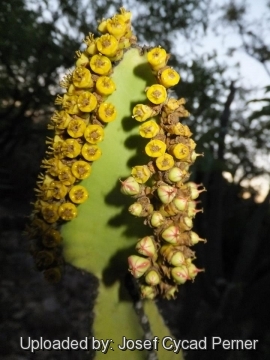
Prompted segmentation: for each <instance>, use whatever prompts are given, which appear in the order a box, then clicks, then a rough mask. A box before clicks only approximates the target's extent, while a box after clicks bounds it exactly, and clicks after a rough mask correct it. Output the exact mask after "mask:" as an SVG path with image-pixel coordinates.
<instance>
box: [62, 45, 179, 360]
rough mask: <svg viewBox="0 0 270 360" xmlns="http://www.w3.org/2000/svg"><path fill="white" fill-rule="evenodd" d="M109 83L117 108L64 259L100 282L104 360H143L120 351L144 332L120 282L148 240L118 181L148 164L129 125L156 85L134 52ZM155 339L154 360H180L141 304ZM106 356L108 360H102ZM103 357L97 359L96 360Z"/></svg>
mask: <svg viewBox="0 0 270 360" xmlns="http://www.w3.org/2000/svg"><path fill="white" fill-rule="evenodd" d="M112 79H113V80H114V82H115V84H116V87H117V89H116V91H115V92H114V93H113V94H112V95H111V96H110V97H109V98H108V100H107V101H108V102H111V103H113V104H114V105H115V106H116V108H117V113H118V116H117V119H116V120H115V121H114V122H112V123H109V124H108V126H106V129H105V139H104V141H103V142H102V143H101V144H100V147H101V150H102V156H101V158H100V159H99V160H98V161H96V162H94V163H93V169H92V173H91V175H90V177H89V178H87V179H86V180H83V181H82V182H81V184H82V185H84V186H85V187H86V188H87V190H88V192H89V199H88V201H86V202H85V203H83V204H81V205H80V206H79V208H78V217H77V218H76V219H74V220H72V221H70V222H68V223H67V224H65V225H63V226H62V228H61V232H62V235H63V238H64V256H65V259H66V261H67V262H68V263H71V264H72V265H74V266H76V267H78V268H80V269H82V270H84V271H89V272H91V273H93V274H95V276H97V277H98V279H99V280H100V285H99V290H98V297H97V300H96V305H95V309H94V311H95V321H94V329H93V331H94V336H95V337H96V338H97V339H112V340H113V341H114V343H111V347H112V348H113V349H114V351H113V350H111V349H110V350H109V351H108V353H107V356H108V359H110V360H114V359H115V360H119V359H121V358H122V357H127V358H128V359H129V360H141V359H147V357H148V351H143V352H142V351H139V350H135V351H127V352H123V351H121V350H120V349H118V346H117V344H122V338H123V336H125V337H126V338H127V339H133V340H136V339H142V338H143V330H142V328H141V325H140V324H139V319H138V317H137V315H136V313H135V311H134V306H133V302H132V299H131V297H130V295H129V293H128V292H127V290H126V288H125V285H124V279H125V275H126V273H127V268H128V264H127V257H128V256H129V255H131V254H132V253H134V245H135V243H136V241H138V238H139V237H142V236H145V235H148V234H149V233H150V229H148V228H147V227H146V226H144V225H143V220H142V219H141V218H138V219H137V218H134V216H132V215H130V214H129V213H128V210H127V209H128V206H129V205H130V197H127V196H125V195H122V194H121V193H120V181H119V179H125V178H127V177H128V176H129V175H130V171H131V167H132V166H134V165H143V164H146V163H147V162H148V161H149V158H147V157H146V155H145V154H144V146H145V144H146V141H144V140H146V139H142V138H141V137H140V136H139V132H138V126H139V123H138V122H137V121H136V120H135V119H132V117H131V114H132V108H133V107H134V105H135V104H137V103H146V96H145V88H146V87H147V86H149V85H152V84H153V83H156V80H155V78H154V76H153V75H152V73H151V70H150V66H149V65H148V64H147V61H146V57H145V56H144V55H143V56H141V55H140V54H139V50H138V49H131V50H129V51H128V52H127V53H126V54H125V56H124V59H123V60H122V61H121V63H120V64H119V65H118V66H116V67H115V69H114V73H113V75H112ZM144 311H145V313H146V315H147V316H148V319H149V322H150V326H151V331H152V334H153V336H157V337H158V338H159V347H158V358H159V359H162V360H169V359H176V358H178V359H179V360H180V359H182V355H181V354H178V355H176V354H175V353H173V352H172V351H168V350H165V349H163V348H162V346H161V342H162V338H163V337H165V336H170V332H169V330H168V328H167V327H166V326H165V324H164V322H163V319H162V317H161V316H160V314H159V312H158V310H157V307H156V305H155V303H154V302H153V301H149V300H147V301H144ZM105 356H106V355H105ZM103 357H104V354H102V353H101V352H97V353H96V359H97V360H98V359H100V358H102V359H103Z"/></svg>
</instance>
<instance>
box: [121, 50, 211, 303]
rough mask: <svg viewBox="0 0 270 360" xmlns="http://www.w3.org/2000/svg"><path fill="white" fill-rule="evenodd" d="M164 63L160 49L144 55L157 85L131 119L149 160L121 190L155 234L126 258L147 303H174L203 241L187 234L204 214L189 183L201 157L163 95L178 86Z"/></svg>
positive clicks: (176, 108) (172, 102)
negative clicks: (162, 300)
mask: <svg viewBox="0 0 270 360" xmlns="http://www.w3.org/2000/svg"><path fill="white" fill-rule="evenodd" d="M168 59H169V55H168V54H167V53H166V51H165V50H164V49H162V48H161V47H156V48H153V49H151V50H150V51H148V53H147V60H148V63H149V65H150V67H151V69H152V71H153V72H154V74H155V75H156V79H157V82H158V83H157V84H154V85H152V86H150V87H148V88H147V89H146V97H147V99H148V101H149V102H148V103H147V104H137V105H135V107H134V108H133V116H132V117H133V118H134V119H135V120H137V121H139V122H141V123H142V124H141V125H140V126H139V134H140V135H141V137H142V138H146V139H148V140H149V141H148V143H147V144H146V145H145V153H146V154H147V155H148V156H149V157H150V159H151V160H150V162H149V163H148V164H147V165H138V166H135V167H133V168H132V171H131V176H132V177H129V178H128V179H127V180H125V181H123V182H122V188H121V190H122V192H123V193H124V194H127V195H131V196H133V197H134V198H135V199H136V202H135V203H134V204H132V205H131V206H130V207H129V211H130V213H131V214H132V215H134V216H139V217H145V218H146V220H145V222H144V223H145V224H148V225H149V226H150V227H151V228H152V229H153V235H152V236H146V237H144V238H142V239H140V240H139V241H138V243H137V246H136V249H137V251H138V252H139V254H140V256H138V255H132V256H130V257H129V258H128V263H129V270H130V272H131V273H132V275H133V276H134V277H135V278H140V280H139V282H140V289H141V296H142V297H144V298H148V299H153V298H155V296H156V295H158V294H159V295H161V296H163V297H165V298H167V299H170V298H174V297H175V293H176V291H177V290H178V285H181V284H184V283H185V282H186V281H187V280H194V278H195V276H196V275H197V273H198V272H199V271H202V270H201V269H198V268H197V267H196V266H195V265H194V264H193V262H192V261H193V260H194V259H195V252H194V251H192V250H191V249H190V246H192V245H195V244H196V243H198V242H199V241H205V240H204V239H200V238H199V236H198V235H197V234H196V233H195V232H193V231H191V229H192V226H193V218H194V217H195V215H196V213H197V212H200V211H202V209H199V210H198V209H196V201H195V199H196V198H197V197H198V196H199V194H200V192H202V191H204V190H205V189H204V188H203V187H201V188H200V186H199V185H196V184H194V183H192V182H188V179H189V171H188V170H189V166H190V165H192V164H193V163H194V161H195V159H196V157H197V156H199V154H197V153H196V152H195V147H196V143H195V142H194V140H192V139H191V136H192V133H191V131H190V129H189V127H188V126H187V125H184V124H182V123H181V122H179V119H180V118H185V117H187V116H189V113H188V111H187V110H186V109H185V108H184V104H185V100H184V99H183V98H181V99H174V98H168V95H167V88H169V87H171V86H175V85H176V84H177V83H178V82H179V81H180V75H179V74H178V73H177V71H175V70H174V69H172V68H170V67H169V66H167V61H168ZM141 255H142V256H141Z"/></svg>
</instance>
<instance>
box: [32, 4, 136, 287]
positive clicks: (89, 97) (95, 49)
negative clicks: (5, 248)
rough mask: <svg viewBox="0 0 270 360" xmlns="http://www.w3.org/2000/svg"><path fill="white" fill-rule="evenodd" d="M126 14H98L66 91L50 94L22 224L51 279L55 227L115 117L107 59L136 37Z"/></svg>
mask: <svg viewBox="0 0 270 360" xmlns="http://www.w3.org/2000/svg"><path fill="white" fill-rule="evenodd" d="M130 20H131V13H130V12H129V11H126V10H125V9H124V8H121V9H120V13H119V14H117V15H115V16H113V17H112V18H111V19H106V20H102V21H101V22H100V24H99V27H98V30H99V31H100V32H101V33H102V35H101V36H100V37H97V38H95V37H94V35H93V34H89V36H87V37H86V39H85V40H84V43H85V44H86V49H85V51H84V52H80V51H77V52H76V55H77V61H76V66H75V69H74V70H73V71H72V72H70V73H68V74H67V75H66V76H65V77H64V79H63V80H62V81H61V83H60V85H61V87H62V88H64V89H65V90H66V91H65V93H64V94H63V95H62V96H60V95H58V96H57V97H56V100H55V104H56V105H58V106H60V109H59V110H58V111H55V113H54V114H53V116H52V117H51V123H50V124H49V129H51V130H54V133H55V135H54V138H52V139H48V141H47V143H48V145H49V147H48V151H47V157H46V158H45V159H44V160H43V162H42V168H43V169H44V172H43V173H41V174H40V175H39V181H38V182H37V188H36V189H35V190H36V195H37V200H36V201H35V203H34V211H33V214H32V220H31V224H30V226H29V229H28V234H29V236H30V238H32V239H33V241H32V254H33V256H34V259H35V262H36V266H37V268H38V269H39V270H41V271H43V272H44V276H45V278H46V279H47V280H49V281H51V282H57V281H59V280H60V278H61V271H62V264H63V259H62V256H61V242H62V238H61V235H60V232H59V230H58V227H59V225H61V224H62V223H63V222H65V221H71V220H73V219H74V218H75V217H76V216H77V214H78V211H79V210H78V208H77V206H78V205H79V204H82V203H83V202H85V201H86V200H87V198H88V196H89V194H88V191H87V189H86V188H85V187H84V186H82V185H79V184H78V183H79V182H80V181H81V180H83V179H86V178H87V177H88V176H90V174H91V171H92V164H93V162H94V161H96V160H98V159H99V158H100V156H101V155H102V153H101V149H100V148H99V143H100V142H101V141H103V139H104V128H105V126H106V124H107V123H109V122H111V121H114V120H115V119H116V118H117V110H116V108H115V106H114V105H113V104H111V103H109V102H107V100H106V99H107V97H108V96H109V95H111V94H112V93H113V92H114V91H116V85H115V83H114V81H113V79H112V78H111V74H112V72H113V65H114V64H115V62H117V61H119V60H121V59H122V57H123V55H124V52H125V50H126V49H128V48H129V47H130V46H131V45H132V44H133V43H134V42H136V38H135V37H134V35H133V34H132V31H131V21H130ZM90 196H91V194H90Z"/></svg>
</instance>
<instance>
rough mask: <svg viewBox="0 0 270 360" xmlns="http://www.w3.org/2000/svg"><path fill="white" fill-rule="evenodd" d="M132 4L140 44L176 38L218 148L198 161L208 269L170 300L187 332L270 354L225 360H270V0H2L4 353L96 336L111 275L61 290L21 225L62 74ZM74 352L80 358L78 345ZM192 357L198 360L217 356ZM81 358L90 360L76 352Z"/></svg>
mask: <svg viewBox="0 0 270 360" xmlns="http://www.w3.org/2000/svg"><path fill="white" fill-rule="evenodd" d="M121 6H124V7H125V8H127V9H128V10H131V11H132V13H133V27H134V32H135V34H136V35H137V37H138V39H139V43H140V44H145V45H150V46H151V45H162V47H164V48H166V49H167V50H168V52H170V53H171V59H170V65H172V66H174V67H175V68H176V69H177V70H178V71H179V72H180V74H181V82H180V83H179V85H178V86H176V88H175V89H174V92H175V94H176V96H178V97H185V98H186V99H187V100H188V101H187V108H188V110H189V111H190V113H191V114H192V115H191V116H190V118H189V119H187V121H186V123H187V124H188V126H190V128H191V130H192V132H193V134H194V139H195V140H196V142H197V149H196V150H197V152H199V153H202V152H203V153H204V157H199V158H198V160H197V161H196V164H195V165H194V166H193V167H192V179H193V180H194V181H196V182H197V183H203V184H204V186H205V187H206V188H207V192H206V193H203V194H202V195H201V200H202V204H201V206H202V207H203V208H204V213H203V214H198V215H197V217H196V221H195V227H196V228H195V230H196V231H197V232H198V233H199V235H200V236H201V237H203V238H206V239H207V244H206V245H200V244H199V245H197V246H196V249H195V250H196V254H197V258H198V260H197V266H198V267H199V268H205V269H206V272H205V273H203V274H200V275H199V276H198V277H197V278H196V281H195V283H194V284H187V285H185V286H183V287H182V288H181V289H180V292H179V295H178V297H177V299H176V300H175V301H171V302H168V301H159V306H160V308H161V311H162V313H163V314H164V318H165V319H167V322H168V325H169V326H170V329H171V331H172V332H173V334H174V335H175V336H176V337H177V338H179V339H202V338H203V337H204V336H207V337H209V338H210V337H211V336H220V337H221V338H223V339H259V340H260V342H259V347H258V351H257V352H254V351H238V352H233V351H221V352H219V353H215V354H216V356H218V358H219V359H224V360H225V359H226V360H234V359H236V360H238V359H239V360H240V359H241V360H249V359H260V360H264V359H265V360H266V359H267V360H268V359H269V358H270V326H269V324H270V312H269V298H270V286H269V285H270V254H269V240H270V207H269V197H270V195H269V180H270V179H269V174H270V153H269V149H270V140H269V139H270V36H269V34H270V33H269V30H270V1H267V0H256V1H252V0H246V1H237V0H235V1H234V0H227V1H226V0H141V1H135V0H123V1H118V0H114V1H108V0H106V1H105V0H98V1H86V0H85V1H84V0H48V1H46V0H12V1H7V0H2V1H1V2H0V34H1V37H0V117H1V120H0V199H1V201H0V232H1V234H0V247H1V251H0V257H1V258H0V263H1V268H2V269H1V274H2V275H3V276H2V280H1V284H2V285H1V289H0V295H1V296H0V300H1V310H0V312H1V323H0V344H1V345H0V346H1V350H0V353H1V355H2V356H1V358H2V359H6V360H13V359H16V360H18V359H21V360H23V359H32V357H34V356H35V359H36V358H38V359H62V358H65V359H69V358H74V357H72V353H67V352H55V353H53V352H49V353H48V352H45V353H41V352H40V353H38V354H36V355H31V354H30V353H26V352H23V351H22V350H20V348H19V337H20V336H23V337H25V338H26V337H28V336H31V337H34V338H37V337H39V336H43V337H44V338H47V339H50V338H51V339H53V338H59V339H61V338H66V337H67V336H71V337H73V338H74V339H76V338H78V339H80V338H83V337H84V336H87V335H88V333H89V328H90V326H91V323H92V315H93V314H92V315H91V314H89V309H91V307H92V306H93V301H94V299H95V294H96V289H97V281H96V279H95V278H94V277H93V276H91V275H86V274H81V273H80V272H79V271H77V270H76V269H73V268H71V267H67V270H66V275H65V278H64V281H63V282H62V283H61V284H60V285H58V286H52V285H48V284H46V283H45V282H44V281H43V279H42V275H41V274H40V273H38V272H36V270H35V269H34V265H33V261H32V259H31V257H30V255H29V254H28V250H27V243H26V240H25V239H24V238H23V237H22V235H21V233H22V231H23V229H24V226H25V223H26V221H27V216H28V215H29V214H30V212H31V205H30V202H31V201H32V200H33V188H34V186H35V181H36V177H37V174H38V172H39V167H40V162H41V159H42V158H43V156H44V154H45V150H46V148H45V137H46V136H47V135H50V134H49V132H48V130H47V123H48V121H49V119H50V116H51V114H52V112H53V108H54V98H55V95H56V94H57V93H58V92H59V91H60V90H59V86H58V84H59V79H60V78H61V76H62V75H63V74H64V73H65V72H66V71H67V69H69V68H71V67H72V66H73V63H74V56H73V54H74V55H75V51H76V50H79V49H82V45H81V44H82V41H83V39H84V37H85V36H86V35H87V34H88V33H89V32H95V28H96V19H100V20H101V19H102V18H103V17H107V16H111V15H112V14H113V13H115V12H116V11H117V10H118V9H119V7H121ZM73 356H74V354H73ZM213 356H214V355H213V353H212V354H211V353H208V352H207V351H200V352H197V351H189V352H186V354H185V358H186V359H187V360H193V359H198V358H200V360H204V359H209V358H210V357H211V358H213ZM76 359H89V354H87V353H76Z"/></svg>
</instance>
